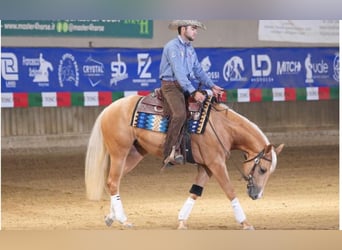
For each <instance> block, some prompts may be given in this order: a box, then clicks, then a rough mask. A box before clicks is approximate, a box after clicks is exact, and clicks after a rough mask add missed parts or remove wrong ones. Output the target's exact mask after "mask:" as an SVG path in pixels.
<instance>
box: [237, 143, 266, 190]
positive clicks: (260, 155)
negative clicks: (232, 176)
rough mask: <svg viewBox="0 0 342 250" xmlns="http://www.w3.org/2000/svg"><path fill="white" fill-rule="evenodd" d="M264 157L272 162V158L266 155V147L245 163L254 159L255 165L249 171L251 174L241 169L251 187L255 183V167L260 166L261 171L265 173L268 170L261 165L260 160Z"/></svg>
mask: <svg viewBox="0 0 342 250" xmlns="http://www.w3.org/2000/svg"><path fill="white" fill-rule="evenodd" d="M261 159H263V160H266V161H268V162H272V160H271V159H268V158H266V157H265V149H263V150H261V151H260V152H259V153H258V154H257V155H256V156H254V157H253V158H251V159H246V160H245V161H244V162H243V164H245V163H248V162H251V161H254V165H253V167H252V169H251V171H250V172H249V174H248V175H247V176H246V175H245V174H244V173H243V172H242V171H241V170H240V169H239V171H240V173H241V175H242V177H243V178H244V179H245V180H246V181H247V182H248V184H247V187H250V186H253V185H254V183H253V174H254V172H255V169H256V168H257V167H258V168H259V171H260V173H262V174H264V173H265V172H266V171H267V170H266V169H265V168H264V167H262V166H261V164H260V160H261Z"/></svg>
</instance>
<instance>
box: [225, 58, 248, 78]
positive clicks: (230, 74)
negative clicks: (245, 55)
mask: <svg viewBox="0 0 342 250" xmlns="http://www.w3.org/2000/svg"><path fill="white" fill-rule="evenodd" d="M244 70H245V67H244V64H243V60H242V58H241V57H239V56H233V57H231V58H230V59H229V60H227V61H226V63H225V64H224V66H223V78H224V80H226V81H227V82H229V81H247V77H242V76H241V73H242V72H243V71H244Z"/></svg>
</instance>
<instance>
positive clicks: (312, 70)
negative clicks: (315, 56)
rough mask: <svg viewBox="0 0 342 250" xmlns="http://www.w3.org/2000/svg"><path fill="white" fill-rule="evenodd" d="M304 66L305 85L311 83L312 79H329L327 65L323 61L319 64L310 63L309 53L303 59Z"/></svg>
mask: <svg viewBox="0 0 342 250" xmlns="http://www.w3.org/2000/svg"><path fill="white" fill-rule="evenodd" d="M304 65H305V70H306V75H305V82H306V83H313V82H314V79H318V78H320V79H324V78H328V77H329V75H328V73H329V65H328V63H326V62H325V61H324V60H323V59H322V60H321V61H319V62H312V56H311V54H310V53H309V54H307V56H306V58H305V61H304Z"/></svg>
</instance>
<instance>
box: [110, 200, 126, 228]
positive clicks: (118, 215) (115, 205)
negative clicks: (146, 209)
mask: <svg viewBox="0 0 342 250" xmlns="http://www.w3.org/2000/svg"><path fill="white" fill-rule="evenodd" d="M110 201H111V206H110V207H111V215H112V214H113V213H114V214H115V219H117V220H118V221H119V222H121V223H124V222H126V221H127V216H126V215H125V211H124V209H123V206H122V202H121V198H120V195H119V194H116V195H112V196H111V197H110Z"/></svg>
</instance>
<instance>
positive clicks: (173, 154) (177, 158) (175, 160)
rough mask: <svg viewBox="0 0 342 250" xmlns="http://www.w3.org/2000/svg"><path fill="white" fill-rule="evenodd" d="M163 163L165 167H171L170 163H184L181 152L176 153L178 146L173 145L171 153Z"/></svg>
mask: <svg viewBox="0 0 342 250" xmlns="http://www.w3.org/2000/svg"><path fill="white" fill-rule="evenodd" d="M163 163H164V166H163V168H165V167H169V166H170V165H177V164H184V157H183V155H180V154H178V155H176V147H175V146H173V147H172V151H171V153H170V155H169V156H168V157H166V158H165V160H164V162H163Z"/></svg>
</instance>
